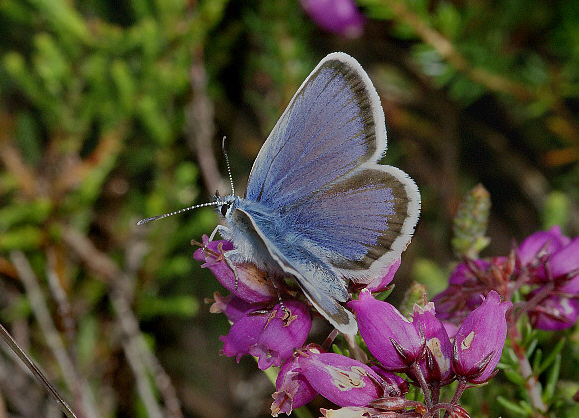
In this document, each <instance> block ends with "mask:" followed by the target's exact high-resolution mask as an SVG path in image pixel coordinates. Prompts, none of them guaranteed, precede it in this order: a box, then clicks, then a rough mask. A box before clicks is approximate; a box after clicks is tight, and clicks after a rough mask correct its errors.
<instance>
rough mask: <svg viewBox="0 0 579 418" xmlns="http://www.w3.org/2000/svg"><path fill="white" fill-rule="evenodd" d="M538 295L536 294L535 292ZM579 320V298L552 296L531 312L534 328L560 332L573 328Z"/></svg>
mask: <svg viewBox="0 0 579 418" xmlns="http://www.w3.org/2000/svg"><path fill="white" fill-rule="evenodd" d="M535 293H536V292H535ZM578 318H579V300H577V297H572V298H570V297H566V296H558V295H555V294H554V295H551V296H549V297H548V298H546V299H544V300H543V301H542V302H541V304H540V305H538V306H537V307H535V308H534V309H532V310H530V311H529V319H530V321H531V326H532V327H533V328H537V329H542V330H545V331H560V330H564V329H567V328H570V327H572V326H573V325H574V324H575V322H577V319H578Z"/></svg>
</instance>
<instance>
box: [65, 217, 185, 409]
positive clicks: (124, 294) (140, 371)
mask: <svg viewBox="0 0 579 418" xmlns="http://www.w3.org/2000/svg"><path fill="white" fill-rule="evenodd" d="M62 238H63V240H64V241H65V242H66V243H67V244H68V246H69V247H70V248H71V249H72V250H73V251H74V252H76V254H77V255H78V256H79V257H80V258H81V259H82V260H83V262H84V263H85V264H86V265H87V266H88V267H89V268H90V269H92V270H93V271H94V272H95V273H96V274H97V276H98V277H99V278H100V279H101V280H102V281H103V282H106V283H109V284H110V285H111V286H112V290H111V292H110V298H111V303H112V304H113V307H114V308H115V314H116V316H117V320H118V324H119V327H120V328H121V330H122V332H123V335H124V337H125V338H126V339H127V340H126V342H124V343H123V349H124V350H125V355H127V361H128V362H129V365H130V366H131V369H132V370H133V373H134V374H135V379H136V380H137V388H138V390H139V393H140V395H141V396H142V397H143V401H144V402H146V406H147V408H150V409H148V412H149V414H150V416H157V413H158V412H159V411H160V409H159V407H158V405H156V404H155V406H153V404H152V400H154V397H152V396H153V395H152V394H153V391H152V390H151V388H150V387H147V386H149V379H148V377H147V375H146V373H144V371H145V370H147V369H148V371H149V372H150V373H151V374H152V375H153V378H154V380H155V384H156V385H157V388H158V389H159V391H160V393H161V395H162V396H163V400H164V403H165V406H166V407H167V413H168V414H169V416H170V417H173V418H181V417H182V416H183V413H182V412H181V407H180V403H179V400H178V398H177V396H176V390H175V388H174V387H173V385H172V384H171V380H170V378H169V376H168V375H167V373H166V372H165V370H164V369H163V367H162V366H161V364H160V363H159V361H158V360H157V358H156V357H155V355H154V353H153V352H152V351H151V349H150V348H149V346H148V345H147V343H146V341H145V339H144V338H143V335H142V333H141V331H140V329H139V321H138V319H137V318H136V316H135V314H134V312H133V311H132V310H131V308H130V302H129V301H130V299H131V298H132V291H133V282H134V278H133V277H132V275H131V274H127V273H125V272H123V271H121V270H120V269H119V268H118V267H117V265H116V264H115V263H114V262H113V261H112V260H111V259H110V258H108V257H107V256H106V254H104V253H102V252H100V251H99V250H98V249H97V248H96V247H95V246H94V245H93V243H92V242H91V241H90V240H89V239H88V238H86V237H85V236H84V235H82V234H79V233H78V232H77V231H75V230H74V229H72V228H69V227H63V229H62ZM130 247H131V248H134V249H135V251H138V252H139V254H132V253H130V254H128V256H127V264H128V265H129V271H131V272H134V271H135V270H136V268H135V266H136V265H138V264H139V263H138V261H136V259H138V258H139V257H140V256H141V255H142V254H144V253H143V250H144V248H143V247H142V246H140V245H138V246H137V245H135V246H130Z"/></svg>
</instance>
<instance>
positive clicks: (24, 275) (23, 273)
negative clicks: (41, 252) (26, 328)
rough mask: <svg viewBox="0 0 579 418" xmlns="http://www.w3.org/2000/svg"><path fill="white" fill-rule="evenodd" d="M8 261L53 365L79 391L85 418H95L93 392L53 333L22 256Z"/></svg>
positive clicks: (15, 254) (14, 254)
mask: <svg viewBox="0 0 579 418" xmlns="http://www.w3.org/2000/svg"><path fill="white" fill-rule="evenodd" d="M10 259H11V261H12V263H13V264H14V267H15V268H16V270H17V271H18V275H19V277H20V279H21V280H22V284H23V285H24V288H25V289H26V295H27V296H28V299H29V301H30V306H31V308H32V311H33V313H34V316H35V318H36V321H37V322H38V325H39V327H40V329H41V331H42V333H43V334H44V336H45V338H46V343H47V344H48V347H49V348H50V350H51V351H52V353H53V355H54V357H55V358H56V361H57V363H58V365H59V367H60V369H61V371H62V376H63V378H64V380H65V382H66V384H67V386H68V387H69V389H70V390H72V391H76V390H77V389H78V390H80V398H81V400H82V405H83V411H82V412H83V413H84V416H86V417H88V418H97V417H98V414H97V412H96V407H95V403H94V399H93V397H92V392H91V391H90V389H89V386H88V383H87V382H86V381H85V380H84V379H83V378H82V376H80V375H79V374H78V373H77V370H76V367H75V364H74V362H73V361H72V360H71V358H70V357H69V356H68V353H67V351H66V348H65V345H64V342H63V341H62V338H61V337H60V334H59V333H58V330H57V329H56V326H55V324H54V322H53V321H52V316H51V315H50V310H49V309H48V306H47V305H46V302H45V300H44V296H43V293H42V290H41V289H40V285H39V283H38V280H37V278H36V275H35V274H34V271H33V270H32V267H31V266H30V263H29V262H28V260H27V258H26V256H25V255H24V253H22V252H20V251H13V252H12V253H11V254H10Z"/></svg>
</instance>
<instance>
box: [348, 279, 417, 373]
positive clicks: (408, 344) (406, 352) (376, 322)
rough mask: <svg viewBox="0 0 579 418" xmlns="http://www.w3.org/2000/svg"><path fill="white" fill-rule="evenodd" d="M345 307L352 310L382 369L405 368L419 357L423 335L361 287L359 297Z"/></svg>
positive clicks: (362, 334) (393, 309) (367, 344)
mask: <svg viewBox="0 0 579 418" xmlns="http://www.w3.org/2000/svg"><path fill="white" fill-rule="evenodd" d="M348 307H350V308H351V309H353V310H354V311H355V312H356V316H357V318H358V329H359V331H360V335H361V336H362V338H363V339H364V341H365V342H366V346H367V347H368V350H370V352H371V353H372V354H373V355H374V357H376V358H377V359H378V360H379V361H380V363H382V365H383V366H384V367H385V368H386V369H390V370H405V369H407V368H408V367H409V366H411V365H412V364H413V363H415V362H416V361H418V360H420V359H421V358H422V355H423V353H424V338H423V337H421V336H420V334H419V331H417V330H416V328H415V327H414V325H413V324H412V322H411V321H410V320H409V319H407V318H405V317H404V316H403V315H402V314H401V313H400V312H399V311H398V310H397V309H396V308H395V307H394V306H392V305H391V304H389V303H388V302H381V301H379V300H376V299H374V297H373V296H372V294H371V293H370V292H369V291H368V290H363V291H362V292H360V298H359V300H352V301H350V302H348Z"/></svg>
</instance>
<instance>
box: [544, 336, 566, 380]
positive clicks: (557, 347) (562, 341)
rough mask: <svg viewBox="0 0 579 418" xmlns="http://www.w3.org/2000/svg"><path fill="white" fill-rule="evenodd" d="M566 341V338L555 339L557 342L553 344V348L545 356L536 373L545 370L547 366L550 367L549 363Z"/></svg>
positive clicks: (554, 358) (553, 359)
mask: <svg viewBox="0 0 579 418" xmlns="http://www.w3.org/2000/svg"><path fill="white" fill-rule="evenodd" d="M566 342H567V339H566V338H561V339H560V340H559V341H557V344H556V345H555V347H554V348H553V350H552V351H551V352H550V353H549V355H548V356H547V357H546V358H545V360H544V361H543V363H542V364H541V366H540V367H539V369H538V370H537V374H538V375H540V374H541V373H543V372H544V371H545V370H547V368H548V367H550V366H551V364H552V363H553V362H554V361H555V360H556V359H557V356H558V355H559V354H560V353H561V351H562V350H563V347H565V343H566Z"/></svg>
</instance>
